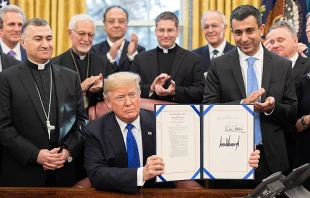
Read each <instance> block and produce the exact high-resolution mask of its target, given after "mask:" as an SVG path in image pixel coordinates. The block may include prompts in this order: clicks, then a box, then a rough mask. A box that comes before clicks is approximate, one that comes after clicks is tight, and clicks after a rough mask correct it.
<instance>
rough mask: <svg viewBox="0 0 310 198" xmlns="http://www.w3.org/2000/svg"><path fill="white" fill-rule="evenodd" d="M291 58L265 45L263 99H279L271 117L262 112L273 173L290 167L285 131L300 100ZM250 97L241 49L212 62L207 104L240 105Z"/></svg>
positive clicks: (263, 136) (267, 152)
mask: <svg viewBox="0 0 310 198" xmlns="http://www.w3.org/2000/svg"><path fill="white" fill-rule="evenodd" d="M291 65H292V63H291V61H289V60H287V59H285V58H283V57H281V56H279V55H277V54H275V53H273V52H270V51H268V50H266V49H265V48H264V63H263V76H262V86H261V87H262V88H264V89H265V93H264V94H263V95H262V97H261V101H265V99H266V98H267V97H269V96H273V97H274V98H275V101H276V103H275V108H274V111H273V113H272V114H271V115H270V116H267V115H265V114H264V113H260V120H261V131H262V138H263V145H264V151H265V155H266V160H267V164H268V167H269V169H270V171H271V172H272V173H274V172H277V171H285V170H286V169H288V167H289V163H288V158H287V151H286V146H285V140H284V132H283V130H284V129H285V128H286V127H289V123H290V122H289V121H290V119H291V118H292V117H295V113H296V108H297V99H296V93H295V86H294V81H293V78H292V66H291ZM245 98H246V89H245V85H244V82H243V77H242V72H241V66H240V61H239V55H238V51H237V48H235V49H233V50H231V51H229V52H228V53H226V54H224V55H222V56H220V57H217V58H215V59H213V60H212V61H211V67H210V70H209V73H208V76H207V79H206V84H205V92H204V98H203V103H207V104H210V103H232V104H240V102H241V100H242V99H245Z"/></svg>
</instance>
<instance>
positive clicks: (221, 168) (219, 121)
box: [203, 105, 254, 179]
mask: <svg viewBox="0 0 310 198" xmlns="http://www.w3.org/2000/svg"><path fill="white" fill-rule="evenodd" d="M203 112H204V113H203V114H204V116H203V129H204V130H203V131H204V136H203V143H204V150H203V156H204V157H203V161H204V162H203V165H204V176H203V178H205V179H209V178H210V179H214V178H217V179H244V178H245V177H246V176H247V175H248V173H250V172H251V171H252V167H250V166H249V164H248V159H249V156H250V153H251V152H253V149H254V117H253V114H252V113H253V105H204V107H203ZM246 179H254V174H251V175H248V177H247V178H246Z"/></svg>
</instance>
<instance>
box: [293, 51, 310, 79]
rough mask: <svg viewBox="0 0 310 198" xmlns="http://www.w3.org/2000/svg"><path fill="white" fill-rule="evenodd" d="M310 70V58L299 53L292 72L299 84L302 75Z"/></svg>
mask: <svg viewBox="0 0 310 198" xmlns="http://www.w3.org/2000/svg"><path fill="white" fill-rule="evenodd" d="M309 72H310V59H309V58H304V57H302V56H301V55H299V56H298V58H297V60H296V63H295V65H294V67H293V73H292V75H293V79H294V80H295V83H296V84H297V82H298V81H299V79H300V77H301V76H303V75H304V74H307V73H309Z"/></svg>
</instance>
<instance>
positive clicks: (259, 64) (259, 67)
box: [237, 45, 264, 95]
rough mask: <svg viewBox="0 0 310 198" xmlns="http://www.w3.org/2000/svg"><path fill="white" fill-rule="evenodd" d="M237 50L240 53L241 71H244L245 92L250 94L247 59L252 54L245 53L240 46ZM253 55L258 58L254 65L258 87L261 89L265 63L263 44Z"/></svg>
mask: <svg viewBox="0 0 310 198" xmlns="http://www.w3.org/2000/svg"><path fill="white" fill-rule="evenodd" d="M237 50H238V54H239V61H240V66H241V72H242V77H243V82H244V87H245V92H246V95H249V94H250V93H247V70H248V61H247V59H248V58H249V57H250V56H248V55H246V54H245V53H243V52H242V51H241V50H240V49H239V47H237ZM251 57H254V58H256V59H255V61H254V65H253V67H254V70H255V74H256V79H257V84H258V89H260V88H262V76H263V63H264V49H263V47H262V45H260V48H259V50H258V52H257V53H256V54H254V55H253V56H251Z"/></svg>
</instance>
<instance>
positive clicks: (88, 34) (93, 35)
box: [73, 30, 95, 38]
mask: <svg viewBox="0 0 310 198" xmlns="http://www.w3.org/2000/svg"><path fill="white" fill-rule="evenodd" d="M73 31H74V32H75V33H77V34H78V35H79V36H80V37H84V36H86V35H87V36H88V37H89V38H94V37H95V33H91V32H89V33H86V32H78V31H76V30H73Z"/></svg>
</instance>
